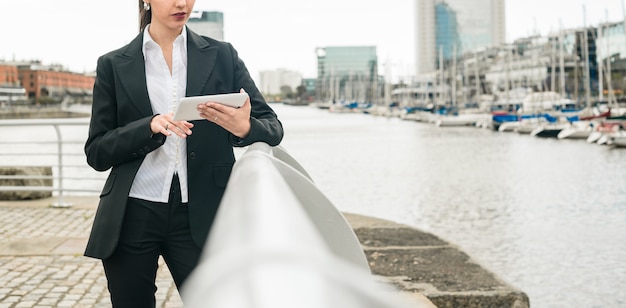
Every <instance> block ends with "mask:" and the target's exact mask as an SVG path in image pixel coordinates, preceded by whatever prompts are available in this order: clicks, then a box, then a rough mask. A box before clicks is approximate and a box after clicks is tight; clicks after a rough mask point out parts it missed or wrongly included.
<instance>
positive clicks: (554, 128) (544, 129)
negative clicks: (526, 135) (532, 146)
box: [530, 123, 569, 138]
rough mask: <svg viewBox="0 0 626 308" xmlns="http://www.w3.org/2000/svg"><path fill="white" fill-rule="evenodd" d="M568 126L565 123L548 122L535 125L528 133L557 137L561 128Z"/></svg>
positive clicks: (544, 136)
mask: <svg viewBox="0 0 626 308" xmlns="http://www.w3.org/2000/svg"><path fill="white" fill-rule="evenodd" d="M567 127H569V124H567V123H550V124H545V125H539V126H537V127H536V128H535V129H534V130H533V131H532V132H530V135H531V136H533V137H542V138H557V137H558V135H559V134H560V133H561V132H562V131H563V129H565V128H567Z"/></svg>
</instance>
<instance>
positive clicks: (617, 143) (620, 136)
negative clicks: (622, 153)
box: [611, 131, 626, 148]
mask: <svg viewBox="0 0 626 308" xmlns="http://www.w3.org/2000/svg"><path fill="white" fill-rule="evenodd" d="M611 145H612V146H614V147H618V148H624V147H626V132H625V131H620V132H619V133H617V134H615V135H613V136H612V143H611Z"/></svg>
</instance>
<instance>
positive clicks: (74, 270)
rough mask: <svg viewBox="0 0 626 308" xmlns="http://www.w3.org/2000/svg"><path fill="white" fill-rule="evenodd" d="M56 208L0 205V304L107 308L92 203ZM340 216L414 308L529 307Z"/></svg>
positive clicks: (161, 296) (409, 244)
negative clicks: (90, 250) (94, 253)
mask: <svg viewBox="0 0 626 308" xmlns="http://www.w3.org/2000/svg"><path fill="white" fill-rule="evenodd" d="M55 201H56V199H55V198H45V199H39V200H28V201H0V223H1V224H2V225H3V226H5V228H4V231H3V239H2V240H0V277H3V278H0V281H1V282H2V284H3V285H4V286H5V287H4V288H2V289H0V302H2V303H9V302H14V303H18V302H19V303H22V304H23V303H24V302H31V303H33V304H40V303H42V301H44V302H47V303H53V304H52V305H49V306H50V307H56V306H58V305H62V304H63V305H67V304H69V305H70V306H72V307H75V306H76V305H78V306H81V305H83V306H85V305H90V306H91V307H106V305H107V304H108V293H107V291H106V279H105V278H104V273H103V272H102V270H101V266H100V264H99V263H98V262H97V260H93V259H90V258H86V257H83V256H82V252H83V249H84V245H85V243H86V239H87V236H88V235H89V229H90V227H91V222H92V219H93V216H94V215H95V210H96V206H97V197H67V198H66V201H67V202H68V203H70V204H72V207H71V208H64V209H59V208H51V207H49V206H48V205H49V204H51V203H54V202H55ZM344 215H345V217H346V219H347V220H348V222H349V223H350V225H351V226H352V227H353V229H354V231H355V233H356V235H357V237H358V238H359V241H360V242H361V245H362V246H363V249H364V251H365V254H366V256H367V259H368V261H369V264H370V268H371V270H372V274H373V275H375V276H376V277H377V278H378V279H379V280H381V281H383V282H388V283H389V284H391V285H392V286H394V287H395V288H396V289H397V290H398V291H399V292H401V294H403V295H406V297H408V298H410V299H411V300H412V301H413V302H415V303H416V307H430V306H432V305H433V304H434V306H436V307H516V308H523V307H529V300H528V297H527V296H526V294H525V293H523V292H522V291H519V290H516V289H514V288H513V287H511V286H510V285H508V284H506V283H504V282H503V281H501V280H500V279H498V278H497V277H496V276H495V275H494V274H493V273H491V272H490V271H488V270H486V269H484V268H483V267H481V266H480V265H479V264H477V263H475V262H474V261H473V260H472V259H471V257H469V256H468V255H467V254H465V253H464V252H463V251H461V250H459V249H458V248H457V247H455V246H454V245H452V244H450V243H447V242H445V241H443V240H441V239H439V238H438V237H436V236H434V235H432V234H429V233H426V232H422V231H420V230H417V229H415V228H411V227H408V226H406V225H402V224H397V223H394V222H390V221H386V220H381V219H377V218H373V217H367V216H361V215H355V214H349V213H345V214H344ZM162 265H163V266H162V268H161V269H160V270H159V274H158V278H157V285H159V291H158V292H159V293H158V294H157V298H158V302H159V303H160V304H159V305H162V306H159V307H164V306H167V307H181V301H180V297H179V296H178V293H177V292H176V291H175V286H174V285H173V283H172V282H171V278H170V277H169V274H168V272H167V270H166V267H165V266H164V264H162ZM51 271H54V272H55V274H51ZM11 307H13V306H11ZM15 307H17V306H15ZM85 307H86V306H85Z"/></svg>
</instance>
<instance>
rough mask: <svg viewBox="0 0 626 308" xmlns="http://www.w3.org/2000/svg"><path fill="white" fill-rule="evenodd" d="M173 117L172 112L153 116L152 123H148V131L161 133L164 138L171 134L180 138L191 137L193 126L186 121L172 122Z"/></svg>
mask: <svg viewBox="0 0 626 308" xmlns="http://www.w3.org/2000/svg"><path fill="white" fill-rule="evenodd" d="M173 116H174V113H173V112H170V113H167V114H159V115H156V116H154V117H153V118H152V121H150V130H152V133H153V134H157V133H161V134H163V135H165V136H171V135H172V133H174V134H176V135H178V136H179V137H181V138H186V137H187V136H188V135H191V128H193V124H191V123H189V122H187V121H173V120H172V117H173Z"/></svg>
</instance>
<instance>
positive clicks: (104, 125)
mask: <svg viewBox="0 0 626 308" xmlns="http://www.w3.org/2000/svg"><path fill="white" fill-rule="evenodd" d="M114 59H115V56H114V55H111V54H108V55H104V56H102V57H100V58H99V59H98V64H97V67H96V74H97V75H96V80H95V83H94V88H93V105H92V112H91V121H90V124H89V135H88V137H87V141H86V143H85V154H86V156H87V163H88V164H89V165H90V166H91V167H92V168H94V169H95V170H98V171H105V170H108V169H109V168H112V167H114V166H118V165H121V164H124V163H126V162H129V161H131V160H135V159H142V158H144V157H145V156H146V155H147V154H148V153H150V152H152V151H154V150H155V149H157V148H158V147H160V146H161V145H163V144H164V143H165V136H164V135H162V134H160V133H159V134H152V131H151V130H150V121H151V120H152V117H153V115H151V116H144V115H140V114H139V113H137V114H134V115H128V114H125V115H123V116H122V115H120V114H121V113H125V112H120V111H119V110H120V107H121V104H130V102H129V101H128V98H127V96H125V95H122V89H120V88H121V87H120V86H117V85H116V84H118V83H117V82H116V79H115V74H114ZM146 95H147V94H146Z"/></svg>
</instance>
